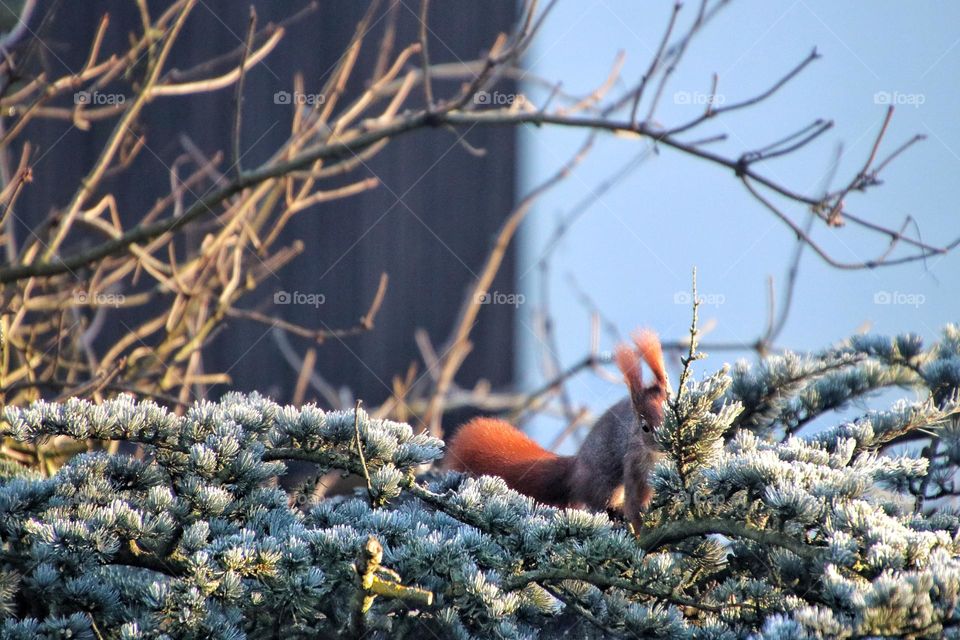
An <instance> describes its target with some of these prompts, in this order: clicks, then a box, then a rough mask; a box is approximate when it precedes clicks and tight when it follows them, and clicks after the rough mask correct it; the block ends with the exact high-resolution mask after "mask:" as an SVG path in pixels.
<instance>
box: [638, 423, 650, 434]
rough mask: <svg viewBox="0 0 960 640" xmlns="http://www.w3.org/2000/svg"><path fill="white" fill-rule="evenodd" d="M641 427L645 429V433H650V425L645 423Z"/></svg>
mask: <svg viewBox="0 0 960 640" xmlns="http://www.w3.org/2000/svg"><path fill="white" fill-rule="evenodd" d="M640 428H641V429H643V432H644V433H650V425H648V424H645V425H643V426H641V427H640Z"/></svg>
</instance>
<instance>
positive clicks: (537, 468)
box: [447, 331, 668, 528]
mask: <svg viewBox="0 0 960 640" xmlns="http://www.w3.org/2000/svg"><path fill="white" fill-rule="evenodd" d="M634 343H635V345H636V349H635V350H634V349H632V348H630V347H628V346H626V345H621V346H619V347H618V348H617V350H616V353H615V359H616V362H617V366H618V367H619V368H620V371H622V372H623V378H624V380H625V381H626V383H627V387H628V388H629V390H630V396H629V397H628V398H624V399H623V400H621V401H620V402H618V403H616V404H615V405H613V406H612V407H610V408H609V409H607V411H606V412H604V414H603V415H601V416H600V418H599V419H598V420H597V422H596V424H595V425H594V426H593V429H591V431H590V434H589V435H588V436H587V438H586V440H584V442H583V445H582V446H581V447H580V451H579V452H578V453H577V455H575V456H558V455H556V454H554V453H551V452H550V451H547V450H546V449H544V448H542V447H541V446H540V445H538V444H537V443H536V442H534V441H533V440H531V439H530V438H529V437H527V436H526V435H525V434H523V433H521V432H520V431H519V430H517V429H516V428H515V427H513V426H512V425H510V424H509V423H507V422H504V421H503V420H497V419H494V418H475V419H473V420H471V421H470V422H468V423H467V424H465V425H463V426H462V427H461V428H460V430H459V431H457V433H456V434H455V435H454V436H453V439H452V440H451V442H450V444H449V448H448V454H447V466H448V467H449V468H451V469H453V470H456V471H467V472H470V473H473V474H475V475H496V476H500V477H501V478H503V479H504V480H505V481H506V483H507V485H508V486H509V487H510V488H511V489H514V490H515V491H519V492H520V493H523V494H526V495H528V496H530V497H532V498H534V499H535V500H537V501H539V502H543V503H546V504H550V505H554V506H558V507H585V508H588V509H593V510H595V511H600V510H604V509H612V510H622V511H623V514H624V516H626V518H627V519H628V520H629V521H630V522H631V523H632V524H633V525H634V527H635V528H636V527H639V524H640V515H641V514H642V513H643V512H644V511H645V510H646V509H647V507H648V506H649V505H650V500H651V499H652V497H653V491H652V489H651V487H650V483H649V475H650V471H651V470H652V469H653V466H654V464H656V462H657V459H658V458H659V457H660V456H661V455H662V452H661V451H660V448H659V447H658V446H657V444H656V442H655V440H654V438H653V430H654V429H655V428H656V427H657V426H659V425H660V424H661V422H662V421H663V401H664V400H665V399H666V397H667V384H668V383H667V374H666V370H665V369H664V366H663V352H662V350H661V348H660V341H659V340H658V339H657V337H656V335H655V334H654V333H652V332H650V331H641V332H638V333H637V334H636V335H635V336H634ZM641 359H642V360H643V361H644V362H646V363H647V366H649V367H650V369H651V371H652V372H653V377H654V380H653V382H651V383H650V384H649V385H648V386H644V385H643V379H642V375H641Z"/></svg>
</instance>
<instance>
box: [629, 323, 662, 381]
mask: <svg viewBox="0 0 960 640" xmlns="http://www.w3.org/2000/svg"><path fill="white" fill-rule="evenodd" d="M633 342H634V344H636V345H637V351H639V352H640V355H641V356H643V360H644V362H646V363H647V366H648V367H650V370H651V371H653V376H654V377H655V378H656V379H657V382H658V383H660V385H661V386H663V387H665V386H666V385H667V369H666V367H664V366H663V349H662V348H661V347H660V338H658V337H657V334H656V333H654V332H653V331H651V330H649V329H641V330H639V331H637V332H636V333H634V334H633Z"/></svg>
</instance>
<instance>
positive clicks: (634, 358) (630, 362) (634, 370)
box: [614, 344, 643, 394]
mask: <svg viewBox="0 0 960 640" xmlns="http://www.w3.org/2000/svg"><path fill="white" fill-rule="evenodd" d="M614 359H615V360H616V361H617V366H618V367H619V368H620V371H622V372H623V379H624V381H626V383H627V386H628V387H629V388H630V392H631V394H634V393H638V392H639V391H641V390H642V389H643V372H642V371H641V368H640V356H638V355H637V352H636V351H634V350H633V349H631V348H630V347H628V346H627V345H625V344H622V345H620V346H618V347H617V350H616V351H615V352H614Z"/></svg>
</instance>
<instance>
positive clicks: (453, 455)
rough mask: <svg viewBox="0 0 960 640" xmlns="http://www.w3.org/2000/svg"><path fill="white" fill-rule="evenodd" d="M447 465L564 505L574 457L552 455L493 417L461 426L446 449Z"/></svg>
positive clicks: (537, 497) (533, 496) (543, 499)
mask: <svg viewBox="0 0 960 640" xmlns="http://www.w3.org/2000/svg"><path fill="white" fill-rule="evenodd" d="M446 460H447V466H448V467H449V468H451V469H454V470H455V471H469V472H470V473H473V474H475V475H493V476H500V477H501V478H503V479H504V480H505V481H506V483H507V486H509V487H510V488H511V489H514V490H515V491H520V492H521V493H524V494H526V495H528V496H530V497H532V498H534V499H535V500H538V501H540V502H543V503H545V504H552V505H557V506H565V505H566V504H567V501H568V499H569V495H570V489H569V484H568V475H569V471H570V468H571V467H572V465H573V458H572V457H566V456H558V455H556V454H555V453H551V452H549V451H547V450H546V449H544V448H543V447H541V446H540V445H538V444H537V443H536V442H534V441H533V440H531V439H530V438H529V437H527V436H526V435H525V434H523V433H521V432H520V431H518V430H517V429H516V428H514V427H513V425H511V424H509V423H507V422H504V421H503V420H495V419H493V418H474V419H473V420H471V421H470V422H468V423H467V424H465V425H463V426H462V427H460V429H459V430H458V431H457V433H456V435H454V436H453V439H452V440H451V441H450V443H449V446H448V449H447V457H446Z"/></svg>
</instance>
